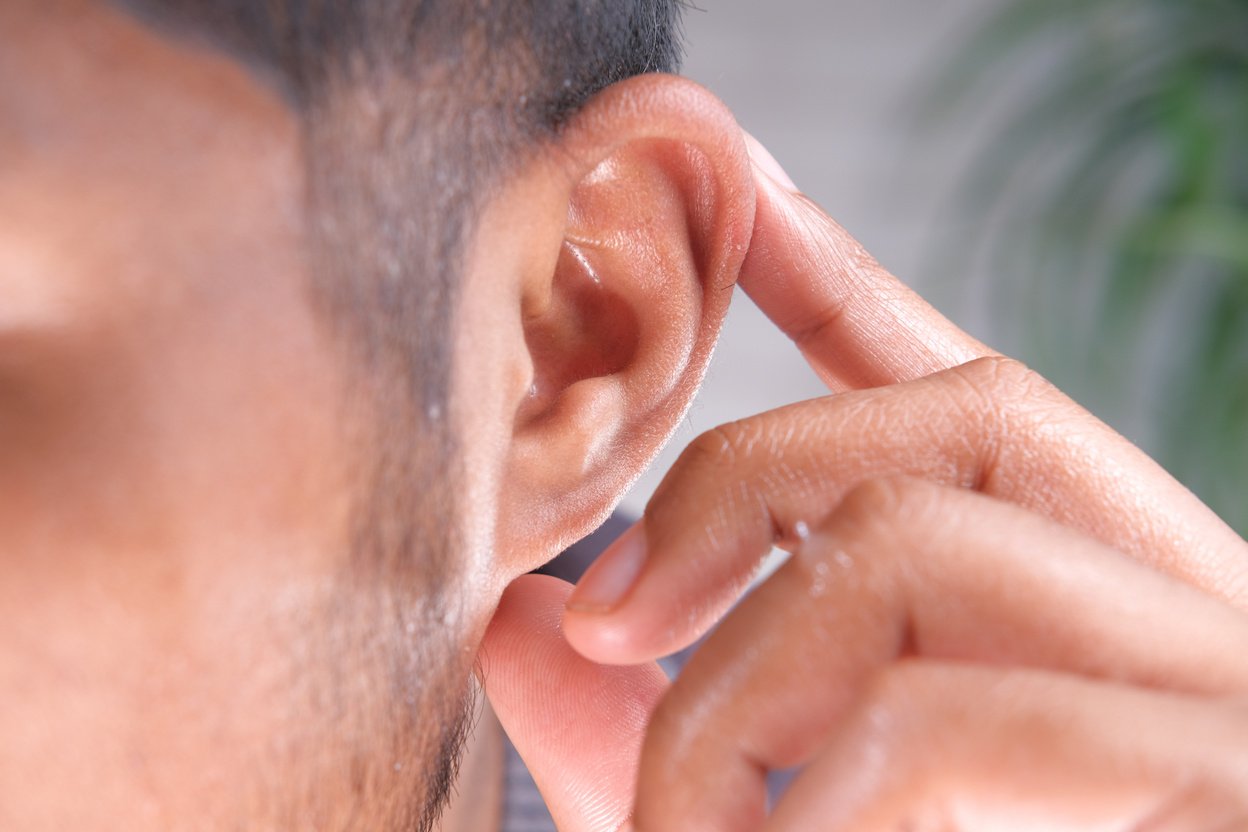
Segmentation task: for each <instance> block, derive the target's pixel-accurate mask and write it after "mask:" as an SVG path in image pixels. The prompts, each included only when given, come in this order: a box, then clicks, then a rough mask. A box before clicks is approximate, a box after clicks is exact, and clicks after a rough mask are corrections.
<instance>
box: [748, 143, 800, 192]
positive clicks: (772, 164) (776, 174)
mask: <svg viewBox="0 0 1248 832" xmlns="http://www.w3.org/2000/svg"><path fill="white" fill-rule="evenodd" d="M741 132H742V133H744V134H745V149H746V150H748V151H749V152H750V160H751V161H753V162H754V166H755V167H756V168H758V169H759V170H761V171H762V172H763V173H765V174H767V175H768V176H770V177H771V178H772V179H774V180H775V181H776V183H777V184H779V185H780V186H782V187H784V188H787V189H788V190H790V191H796V190H798V187H797V185H796V184H794V182H793V180H792V179H790V178H789V175H788V174H787V173H785V172H784V168H782V167H780V163H779V162H777V161H776V157H775V156H772V155H771V153H769V152H768V150H767V148H765V147H763V145H762V143H761V142H759V140H758V139H756V138H754V137H753V136H751V135H750V134H749V133H746V132H745V131H744V130H742V131H741Z"/></svg>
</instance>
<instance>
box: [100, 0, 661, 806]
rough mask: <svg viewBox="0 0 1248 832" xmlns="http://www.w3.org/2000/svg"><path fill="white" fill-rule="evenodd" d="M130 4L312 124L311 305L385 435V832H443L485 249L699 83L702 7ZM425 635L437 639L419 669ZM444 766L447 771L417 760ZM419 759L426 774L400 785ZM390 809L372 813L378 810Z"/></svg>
mask: <svg viewBox="0 0 1248 832" xmlns="http://www.w3.org/2000/svg"><path fill="white" fill-rule="evenodd" d="M117 2H120V3H121V4H122V5H123V6H124V7H126V8H127V9H129V10H130V11H132V12H134V13H136V14H138V15H139V16H140V17H142V18H144V19H146V20H147V21H148V22H150V23H151V24H153V25H155V26H156V27H158V28H161V29H164V30H166V31H168V32H170V33H171V34H172V35H174V36H177V37H182V38H189V39H191V40H195V41H198V42H200V43H202V44H204V45H207V46H209V47H211V48H214V49H220V50H224V51H225V52H227V53H228V54H230V55H232V56H233V57H234V58H235V59H237V60H239V61H240V62H242V63H243V64H245V65H246V66H248V67H249V68H251V69H252V70H253V71H254V72H255V73H256V74H257V75H258V76H259V77H261V78H263V79H265V80H266V81H268V82H269V83H271V84H272V85H273V86H274V87H275V88H276V89H278V90H279V91H280V92H281V94H282V95H283V96H284V97H285V99H286V100H287V101H288V102H289V104H290V105H291V107H292V109H293V110H294V111H295V112H296V113H297V114H298V116H299V119H300V123H301V125H302V132H303V143H304V148H305V159H306V165H307V182H308V195H307V208H308V214H307V227H308V230H309V232H310V233H309V234H308V240H309V242H310V250H309V252H308V262H309V266H310V269H309V271H310V277H311V283H310V287H309V288H310V297H311V298H312V301H313V303H314V304H315V305H316V307H317V309H318V310H320V311H322V312H323V317H324V320H325V322H326V326H327V328H328V329H329V331H331V332H332V333H333V334H334V335H335V336H336V337H337V338H339V340H340V342H341V344H342V345H343V357H344V367H345V368H346V370H345V372H344V377H346V378H348V379H349V380H351V382H352V383H353V384H355V385H357V387H358V390H357V391H355V392H356V393H358V395H353V396H352V399H353V401H352V403H351V408H352V414H353V415H357V416H362V417H363V418H361V419H359V423H360V424H361V425H362V427H361V428H360V455H359V458H360V469H361V470H360V472H359V479H360V481H361V487H360V496H359V498H358V506H357V510H356V511H355V518H356V519H355V526H354V531H353V540H352V547H351V548H352V551H351V554H350V558H349V562H347V563H346V564H345V565H344V574H343V580H342V583H343V586H344V587H346V589H344V593H345V594H346V595H350V597H349V598H345V597H344V600H343V603H342V606H343V607H344V608H347V609H358V607H359V601H358V599H359V598H360V597H361V596H362V595H366V596H368V597H370V598H372V599H373V604H374V609H373V610H372V612H371V613H370V614H369V615H368V616H366V617H365V619H362V620H361V621H360V622H359V623H358V625H357V626H355V627H351V626H348V627H347V628H346V629H347V630H348V631H351V630H358V632H356V633H355V635H354V636H352V637H349V638H346V639H345V641H346V645H345V648H346V649H350V650H352V651H358V652H359V653H360V654H361V655H363V656H365V661H367V662H369V663H370V665H372V666H377V667H382V668H385V673H386V675H387V676H388V677H389V684H390V686H391V690H392V691H394V692H396V695H395V696H393V697H391V698H393V699H394V700H395V702H394V703H392V705H393V707H392V708H391V711H392V712H388V713H387V714H386V715H384V716H383V717H381V719H382V721H383V722H385V721H392V722H393V723H394V724H393V725H392V726H389V727H388V731H389V735H390V737H393V739H392V740H391V739H390V738H385V740H384V741H387V742H392V744H393V745H392V747H389V748H384V749H379V750H378V751H377V754H378V756H381V757H383V759H384V760H386V763H385V772H383V775H384V776H385V777H389V778H390V779H389V781H387V783H388V786H387V787H388V788H389V789H390V790H391V791H392V792H393V794H391V795H390V796H389V797H386V798H384V799H382V800H381V802H383V803H385V804H386V805H385V806H383V807H381V809H380V811H381V812H382V813H384V814H385V815H386V817H385V819H384V820H381V821H380V822H378V823H376V824H375V826H377V827H385V825H386V824H388V825H389V827H390V828H402V829H413V828H416V829H428V828H430V827H431V826H432V825H433V823H434V821H435V819H436V817H437V816H438V815H439V813H440V811H441V808H442V806H443V804H444V802H445V799H446V795H447V792H448V790H449V788H450V781H451V779H452V778H453V775H454V769H455V764H456V760H457V759H458V754H459V746H460V744H461V742H462V737H463V733H464V730H465V706H464V704H463V702H464V701H465V700H464V692H465V691H466V690H467V677H468V670H469V668H468V667H467V666H466V665H465V663H464V656H463V652H462V651H461V650H459V649H458V647H459V644H460V642H461V640H462V636H463V634H462V633H459V632H457V631H454V626H453V625H452V624H448V622H458V621H459V616H457V614H456V612H457V609H456V608H457V606H458V604H459V600H460V598H461V596H462V593H463V592H465V586H464V581H463V580H462V577H463V576H462V575H461V566H460V564H461V563H462V562H463V561H464V558H463V557H461V547H460V545H459V544H460V542H459V541H457V540H455V539H454V537H453V530H454V528H455V523H454V522H453V520H454V518H456V517H458V516H459V513H458V511H457V510H458V509H460V506H457V505H456V504H455V501H456V499H457V497H458V494H459V492H460V489H459V488H457V487H456V484H457V481H458V480H459V478H460V474H459V470H458V468H457V464H458V463H457V460H458V454H457V452H456V450H457V444H458V438H457V437H456V436H455V435H454V432H453V431H452V429H451V427H450V425H451V419H450V418H448V416H449V408H450V407H451V405H452V403H451V402H450V401H449V396H450V392H451V391H450V383H451V367H452V365H451V361H452V356H453V352H452V342H453V340H454V339H453V333H452V332H450V327H451V324H452V322H453V321H454V319H455V314H454V313H455V309H456V306H457V296H458V290H459V278H460V272H461V269H462V255H463V252H464V250H465V245H466V242H467V240H468V239H469V236H470V235H471V233H472V230H473V228H474V226H475V223H474V219H475V215H476V212H477V209H478V208H479V206H480V205H481V204H482V202H483V201H484V199H486V198H487V196H488V195H489V193H490V192H491V189H492V188H493V187H494V185H496V184H497V182H498V181H499V180H500V177H501V176H503V175H505V173H506V172H507V171H508V170H509V169H510V168H511V167H512V166H513V165H515V164H516V163H518V161H519V160H521V159H522V158H523V157H524V155H525V154H526V153H528V152H531V151H532V149H533V148H534V147H535V146H536V145H537V144H538V143H539V142H540V141H542V140H543V138H545V137H548V136H550V135H552V134H554V133H556V132H557V131H558V130H559V128H560V126H561V125H562V124H563V123H564V122H565V121H566V120H567V118H568V117H569V116H570V115H571V114H572V113H574V112H575V111H576V110H577V109H578V108H579V107H580V106H581V105H582V104H583V103H584V102H585V101H586V100H588V99H589V98H590V97H591V96H592V95H593V94H594V93H595V92H597V91H598V90H600V89H602V88H603V87H605V86H608V85H609V84H611V83H613V82H615V81H618V80H621V79H624V78H627V77H630V76H633V75H638V74H642V73H645V72H651V71H675V70H676V69H677V66H678V63H679V58H680V37H679V34H680V32H679V22H680V11H681V0H472V1H471V2H470V0H217V1H216V2H209V0H117ZM375 622H385V623H384V625H383V627H381V628H379V627H378V626H376V624H375ZM340 629H342V628H340ZM379 629H384V630H386V631H385V632H379V631H378V630H379ZM396 631H397V633H398V635H395V634H394V633H395V632H396ZM404 632H419V633H420V634H421V638H420V650H419V651H418V653H419V655H413V654H414V645H413V644H412V641H411V639H410V638H403V637H402V633H404ZM334 660H335V659H334V657H333V656H328V657H326V661H327V662H331V663H332V662H333V661H334ZM339 672H344V671H339ZM440 674H441V675H440ZM400 691H402V692H403V693H401V694H399V693H398V692H400ZM413 691H414V692H416V693H415V694H413V693H412V692H413ZM388 707H390V706H388ZM421 731H424V732H425V734H424V735H423V737H420V736H418V737H417V738H416V739H412V734H413V732H415V733H416V734H420V732H421ZM430 731H432V732H434V735H430V734H429V733H428V732H430ZM365 733H370V734H373V733H385V731H374V730H372V729H370V730H368V731H367V732H365ZM429 748H436V749H438V750H439V754H440V759H437V760H428V761H426V760H414V761H413V760H411V755H412V754H413V753H415V752H416V751H417V750H419V749H425V750H426V751H427V749H429ZM403 759H407V760H409V761H411V762H414V763H416V764H414V765H408V766H405V767H404V768H403V774H402V775H401V776H400V775H398V774H395V775H394V776H393V777H391V776H390V775H389V774H388V772H390V771H391V765H390V761H393V760H403ZM366 765H367V761H361V762H360V766H361V768H362V767H364V766H366ZM397 770H398V768H397V767H396V768H395V771H397ZM354 776H355V775H353V777H354ZM416 778H419V781H418V780H417V779H416ZM356 779H357V780H358V779H359V778H358V777H356ZM369 791H370V790H366V789H362V788H357V792H359V793H360V794H358V795H357V796H358V799H360V800H361V801H363V800H372V801H374V802H377V800H378V797H377V796H376V794H375V793H374V794H371V795H370V794H368V792H369ZM372 791H374V792H375V790H372ZM422 796H423V799H422ZM413 800H415V801H416V803H415V804H414V803H413ZM361 808H362V810H363V811H364V812H367V813H369V814H367V815H366V816H369V817H372V816H374V815H373V814H372V813H373V812H374V811H377V809H376V808H375V807H361Z"/></svg>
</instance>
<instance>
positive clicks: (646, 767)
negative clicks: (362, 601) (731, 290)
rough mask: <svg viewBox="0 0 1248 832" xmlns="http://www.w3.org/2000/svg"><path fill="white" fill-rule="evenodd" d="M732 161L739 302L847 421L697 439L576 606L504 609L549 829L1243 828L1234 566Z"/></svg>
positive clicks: (1247, 788)
mask: <svg viewBox="0 0 1248 832" xmlns="http://www.w3.org/2000/svg"><path fill="white" fill-rule="evenodd" d="M751 147H752V151H753V152H754V155H755V159H756V165H757V169H756V184H757V187H758V215H757V220H756V226H755V231H754V239H753V242H752V245H751V252H750V255H749V257H748V259H747V261H746V264H745V267H744V269H743V271H742V275H741V285H742V287H743V288H744V289H745V291H746V292H747V293H749V294H750V296H751V297H752V298H753V300H754V301H755V302H756V303H758V305H759V306H760V307H761V308H762V309H763V310H764V311H765V312H766V313H767V314H768V315H769V317H770V318H771V319H772V321H773V322H775V323H776V325H777V326H779V327H780V328H781V329H783V330H784V331H785V332H786V333H787V334H789V335H790V336H791V337H792V338H793V340H794V341H795V342H796V343H797V344H798V345H799V347H800V348H801V349H802V351H803V353H804V354H805V356H806V357H807V359H808V360H809V361H810V363H811V365H812V366H813V367H814V368H815V369H816V371H818V372H819V373H820V375H821V377H823V378H824V379H825V381H827V383H828V385H829V387H830V388H831V390H832V391H833V395H831V396H829V397H827V398H824V399H820V400H815V401H811V402H805V403H801V404H797V405H793V406H791V407H787V408H782V409H780V410H777V411H773V412H770V413H765V414H762V415H760V416H756V417H753V418H750V419H747V420H744V421H742V422H737V423H734V424H731V425H726V426H723V427H721V428H717V429H715V430H713V431H711V432H710V433H708V434H706V435H705V436H703V437H700V438H699V439H698V440H696V441H695V442H694V443H693V444H692V445H691V446H690V448H689V449H688V450H687V451H686V452H685V454H684V455H683V456H682V458H681V460H680V461H679V462H678V463H677V465H676V466H675V467H674V468H673V470H672V471H671V472H670V474H669V475H668V477H667V478H666V479H665V481H664V483H663V485H662V486H661V487H660V489H659V490H658V492H657V493H656V494H655V496H654V498H653V500H652V501H651V503H650V504H649V506H648V507H647V510H646V515H645V518H644V519H643V521H642V522H641V523H640V524H639V525H638V527H637V528H636V529H635V530H634V531H632V532H630V533H629V535H627V538H628V539H627V540H624V541H621V543H620V544H618V545H617V546H615V547H613V548H612V549H611V550H610V551H608V552H607V553H606V554H605V555H604V556H603V558H602V559H601V560H600V561H599V563H598V564H597V565H595V567H594V569H592V570H591V571H590V573H589V574H588V575H586V577H585V578H584V579H583V580H582V582H581V586H580V587H578V589H577V590H576V592H575V593H574V594H572V596H571V598H570V599H569V598H568V595H569V588H568V587H567V586H566V585H561V584H560V583H559V582H556V581H553V580H551V579H548V578H537V577H531V578H524V579H521V580H519V581H517V582H516V583H515V584H513V586H512V587H511V588H510V589H509V590H508V592H507V594H506V595H505V596H504V599H503V602H502V604H501V606H500V608H499V611H498V613H497V614H496V616H495V619H494V622H493V624H492V625H491V629H490V632H489V634H488V636H487V640H486V645H485V653H484V658H483V662H484V663H483V678H484V680H485V683H486V688H487V692H488V693H489V695H490V698H491V701H492V702H493V704H494V706H495V708H496V709H497V711H498V713H499V717H500V719H501V720H502V722H503V724H504V726H505V727H506V728H507V730H508V731H509V733H510V734H511V736H512V738H513V741H514V742H515V743H516V745H517V747H518V748H519V749H520V751H521V754H522V755H523V756H524V757H525V759H526V761H527V762H528V764H529V766H530V768H531V769H532V770H533V771H534V774H535V778H536V780H537V782H538V785H539V787H540V788H541V789H542V791H543V794H544V795H545V797H546V799H547V802H548V804H549V805H550V807H551V810H552V813H553V814H554V817H555V820H556V822H557V824H558V825H559V828H560V829H561V830H565V832H591V830H592V832H599V830H614V829H619V828H622V827H623V826H626V825H628V824H629V823H631V824H632V825H633V827H634V828H635V829H637V830H663V829H679V830H703V829H705V830H752V829H760V828H765V829H776V830H812V829H836V830H840V829H845V830H875V829H899V828H904V829H929V828H930V829H958V830H963V829H966V830H972V829H993V830H995V829H1009V828H1022V827H1028V828H1032V827H1036V828H1044V829H1102V828H1111V829H1120V828H1121V829H1141V830H1186V829H1200V830H1219V829H1227V830H1230V829H1240V828H1246V827H1248V755H1246V754H1245V753H1244V749H1246V748H1248V661H1245V660H1244V658H1243V657H1244V656H1248V614H1246V611H1248V545H1246V544H1245V542H1244V541H1243V540H1242V539H1241V538H1239V537H1238V535H1236V534H1235V533H1234V532H1233V531H1232V530H1230V529H1229V528H1228V527H1226V526H1225V524H1223V523H1222V522H1221V521H1220V520H1219V519H1218V518H1217V517H1216V516H1215V515H1214V514H1213V513H1212V512H1211V511H1210V510H1209V509H1208V508H1206V507H1205V506H1203V505H1202V504H1201V503H1200V502H1199V501H1198V500H1197V499H1196V498H1195V497H1194V496H1193V495H1191V494H1190V493H1189V492H1187V491H1186V490H1185V489H1184V488H1183V487H1182V486H1181V485H1179V484H1178V483H1176V482H1175V481H1174V480H1172V479H1171V478H1170V477H1169V476H1168V475H1167V474H1166V473H1165V472H1164V471H1163V470H1162V469H1161V468H1160V467H1158V466H1157V465H1156V464H1155V463H1154V462H1152V461H1151V460H1149V459H1148V458H1147V457H1146V456H1144V455H1143V454H1142V453H1141V452H1140V451H1138V450H1137V449H1135V448H1134V447H1132V446H1131V445H1130V444H1129V443H1127V442H1126V441H1125V440H1123V439H1122V438H1121V437H1119V436H1118V435H1116V434H1115V433H1113V431H1111V430H1110V429H1109V428H1107V427H1106V426H1104V425H1103V424H1101V423H1099V422H1098V421H1096V420H1095V419H1094V418H1093V417H1092V416H1091V415H1089V414H1088V413H1087V412H1086V411H1084V410H1082V409H1081V408H1079V407H1078V406H1077V405H1076V404H1075V403H1073V402H1071V401H1070V400H1069V399H1067V398H1066V397H1065V396H1063V395H1062V394H1061V393H1060V392H1058V391H1057V390H1055V389H1054V388H1053V387H1052V386H1051V385H1049V384H1048V383H1047V382H1045V381H1044V380H1042V379H1040V378H1039V377H1037V376H1036V375H1035V374H1034V373H1032V372H1031V371H1029V370H1027V369H1026V368H1025V367H1023V366H1022V365H1019V364H1018V363H1016V362H1013V361H1011V360H1009V359H1006V358H1003V357H1000V356H997V355H995V354H994V353H993V352H992V351H991V350H989V349H988V348H987V347H985V346H983V345H982V344H980V343H978V342H977V341H975V340H974V339H972V338H970V337H969V336H966V335H965V334H963V333H961V332H960V331H958V330H957V329H956V327H954V326H953V325H952V324H951V323H949V322H948V321H946V320H945V319H943V318H941V317H940V316H939V314H938V313H936V312H935V311H934V310H933V309H931V307H929V306H928V305H927V304H925V303H924V302H923V301H922V300H921V299H919V298H918V297H916V296H915V295H914V294H913V293H911V292H910V291H909V290H908V289H906V288H905V287H904V286H903V285H902V284H901V283H899V282H898V281H897V280H896V279H895V278H893V277H892V276H891V275H888V274H887V273H886V272H885V271H884V270H883V269H882V268H881V267H880V266H879V265H878V264H877V263H875V261H874V260H872V259H871V258H870V257H869V255H867V254H866V253H865V252H864V251H863V250H862V249H861V248H860V247H859V246H858V245H857V243H855V242H854V241H853V240H852V239H851V238H850V237H849V236H848V235H847V234H846V233H845V232H844V231H843V230H842V229H840V228H839V226H837V225H836V224H835V223H834V222H832V221H831V220H830V219H828V218H827V217H826V215H824V214H823V212H822V211H820V210H819V209H818V208H817V207H816V206H814V205H813V204H812V203H811V202H809V200H806V199H805V198H804V197H802V196H801V195H800V194H797V193H796V192H795V190H794V189H791V188H790V187H789V183H788V182H787V180H786V179H785V178H783V176H782V174H779V173H776V168H775V166H774V162H773V161H771V160H770V158H769V157H768V156H767V155H766V151H764V150H762V149H761V148H760V147H759V146H757V145H756V144H752V145H751ZM768 171H771V173H768ZM773 543H779V544H781V545H784V546H785V547H786V548H789V549H790V550H792V551H793V553H794V554H793V557H792V558H791V559H790V560H789V561H788V563H786V564H785V566H783V567H782V568H781V569H780V570H779V571H778V572H777V573H776V574H775V575H774V576H772V577H771V578H770V579H769V580H768V581H767V582H765V584H764V585H763V586H762V587H760V588H759V589H758V590H757V591H756V592H755V593H753V594H752V595H751V596H750V597H749V598H747V599H746V600H745V601H744V602H743V603H741V604H740V605H739V606H737V607H736V608H735V609H732V611H731V612H730V613H728V614H727V616H726V617H724V618H723V620H722V622H720V623H719V628H718V629H717V630H716V632H715V633H714V634H713V635H712V636H711V637H710V638H709V639H708V641H707V643H706V644H705V645H704V646H703V647H702V648H701V649H700V650H699V652H698V653H697V655H696V656H695V657H694V659H693V660H692V662H691V663H690V664H689V666H688V667H687V668H686V670H685V672H684V673H683V674H682V675H681V677H680V679H679V680H678V681H677V682H676V683H675V684H673V685H671V686H670V687H669V686H668V685H667V683H666V682H665V681H664V679H663V677H662V675H661V674H660V673H659V672H658V670H657V668H656V667H655V666H654V665H653V663H652V660H653V659H654V658H655V657H657V656H661V655H664V654H666V653H669V652H671V651H673V650H676V649H679V648H681V647H684V646H686V645H688V644H690V643H692V642H693V641H694V640H696V639H697V638H698V637H699V636H701V635H702V634H704V633H705V632H706V631H707V630H708V629H709V628H710V627H711V625H713V624H715V623H716V622H717V621H719V619H720V618H721V617H723V616H724V614H725V612H726V611H727V610H729V608H730V607H731V605H732V604H733V603H734V602H735V601H737V600H738V598H739V596H740V594H741V592H742V588H743V587H744V586H746V585H747V584H748V582H749V578H750V576H751V574H752V572H753V570H754V568H755V566H756V564H757V563H758V560H759V558H760V557H761V556H762V555H763V554H764V553H765V552H766V551H767V550H768V548H769V547H770V546H771V545H772V544H773ZM565 604H566V612H564V607H565ZM561 614H562V626H560V615H561ZM565 639H566V640H565ZM793 766H804V767H805V769H804V771H803V772H802V774H801V775H800V776H799V778H798V780H797V781H796V782H795V784H794V785H793V787H792V788H791V789H790V791H789V792H788V793H787V794H786V795H785V797H784V799H783V800H781V801H780V803H779V805H778V806H777V807H776V808H775V810H774V812H773V813H772V814H771V815H770V817H768V815H767V813H766V811H765V791H764V779H763V776H764V774H765V773H766V771H767V770H768V769H771V768H778V767H793ZM1029 824H1030V825H1031V826H1028V825H1029Z"/></svg>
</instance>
